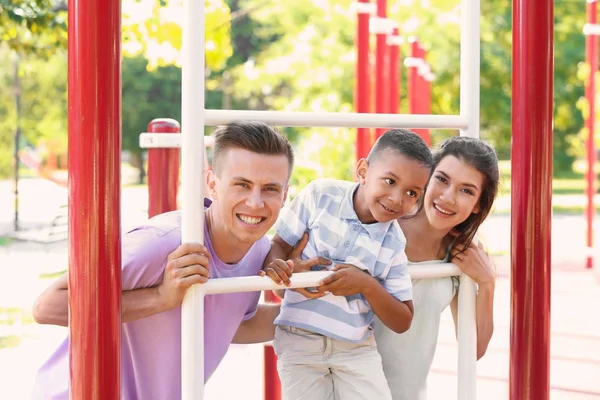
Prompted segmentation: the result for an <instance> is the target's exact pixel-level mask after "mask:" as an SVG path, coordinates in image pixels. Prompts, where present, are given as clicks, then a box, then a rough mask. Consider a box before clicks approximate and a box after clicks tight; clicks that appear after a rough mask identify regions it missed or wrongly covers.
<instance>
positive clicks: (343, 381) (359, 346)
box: [273, 326, 392, 400]
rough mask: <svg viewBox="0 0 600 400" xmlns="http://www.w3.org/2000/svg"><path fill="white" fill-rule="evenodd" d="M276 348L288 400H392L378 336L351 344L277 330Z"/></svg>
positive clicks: (296, 330) (288, 329)
mask: <svg viewBox="0 0 600 400" xmlns="http://www.w3.org/2000/svg"><path fill="white" fill-rule="evenodd" d="M273 348H274V349H275V353H276V354H277V357H278V360H277V370H278V371H279V378H280V380H281V385H282V391H283V399H284V400H391V399H392V395H391V393H390V389H389V387H388V384H387V381H386V379H385V374H384V373H383V367H382V365H381V356H380V355H379V353H378V352H377V346H376V344H375V337H374V335H372V334H371V335H370V336H369V338H368V339H366V340H365V341H363V342H361V343H349V342H344V341H342V340H336V339H331V338H328V337H327V336H323V335H321V334H318V333H314V332H310V331H307V330H304V329H300V328H294V327H290V326H277V328H276V330H275V340H274V342H273Z"/></svg>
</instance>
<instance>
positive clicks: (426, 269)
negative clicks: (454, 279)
mask: <svg viewBox="0 0 600 400" xmlns="http://www.w3.org/2000/svg"><path fill="white" fill-rule="evenodd" d="M408 273H409V274H410V277H411V279H427V278H445V277H448V276H459V275H462V274H463V273H462V270H461V269H460V268H458V267H457V266H456V265H455V264H452V263H439V264H438V263H431V264H409V265H408Z"/></svg>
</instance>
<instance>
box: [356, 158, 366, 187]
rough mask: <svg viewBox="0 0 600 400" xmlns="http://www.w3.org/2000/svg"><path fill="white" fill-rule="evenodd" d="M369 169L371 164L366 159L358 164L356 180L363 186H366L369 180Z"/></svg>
mask: <svg viewBox="0 0 600 400" xmlns="http://www.w3.org/2000/svg"><path fill="white" fill-rule="evenodd" d="M368 169H369V163H368V162H367V160H365V159H364V158H361V159H360V160H358V162H357V163H356V170H355V179H356V180H357V181H358V182H360V184H361V185H364V184H365V180H366V178H367V170H368Z"/></svg>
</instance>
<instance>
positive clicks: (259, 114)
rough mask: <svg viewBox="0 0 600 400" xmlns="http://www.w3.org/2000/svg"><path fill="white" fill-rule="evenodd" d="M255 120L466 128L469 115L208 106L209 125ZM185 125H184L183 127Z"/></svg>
mask: <svg viewBox="0 0 600 400" xmlns="http://www.w3.org/2000/svg"><path fill="white" fill-rule="evenodd" d="M240 120H253V121H261V122H265V123H267V124H270V125H277V126H304V127H339V128H424V129H467V128H468V126H467V119H466V118H465V117H461V116H460V115H429V114H375V113H373V114H359V113H326V112H297V111H242V110H206V125H208V126H218V125H225V124H228V123H231V122H234V121H240ZM182 129H185V127H183V128H182Z"/></svg>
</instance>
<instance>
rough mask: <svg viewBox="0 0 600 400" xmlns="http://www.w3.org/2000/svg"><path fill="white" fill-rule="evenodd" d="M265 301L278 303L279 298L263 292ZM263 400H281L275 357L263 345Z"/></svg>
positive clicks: (266, 345)
mask: <svg viewBox="0 0 600 400" xmlns="http://www.w3.org/2000/svg"><path fill="white" fill-rule="evenodd" d="M265 301H266V302H268V303H280V302H281V300H279V297H277V296H275V295H274V294H273V292H272V291H270V290H269V291H266V292H265ZM264 357H265V383H264V385H265V400H281V381H280V380H279V374H278V373H277V355H276V354H275V351H274V350H273V345H271V344H270V343H268V344H265V347H264Z"/></svg>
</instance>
